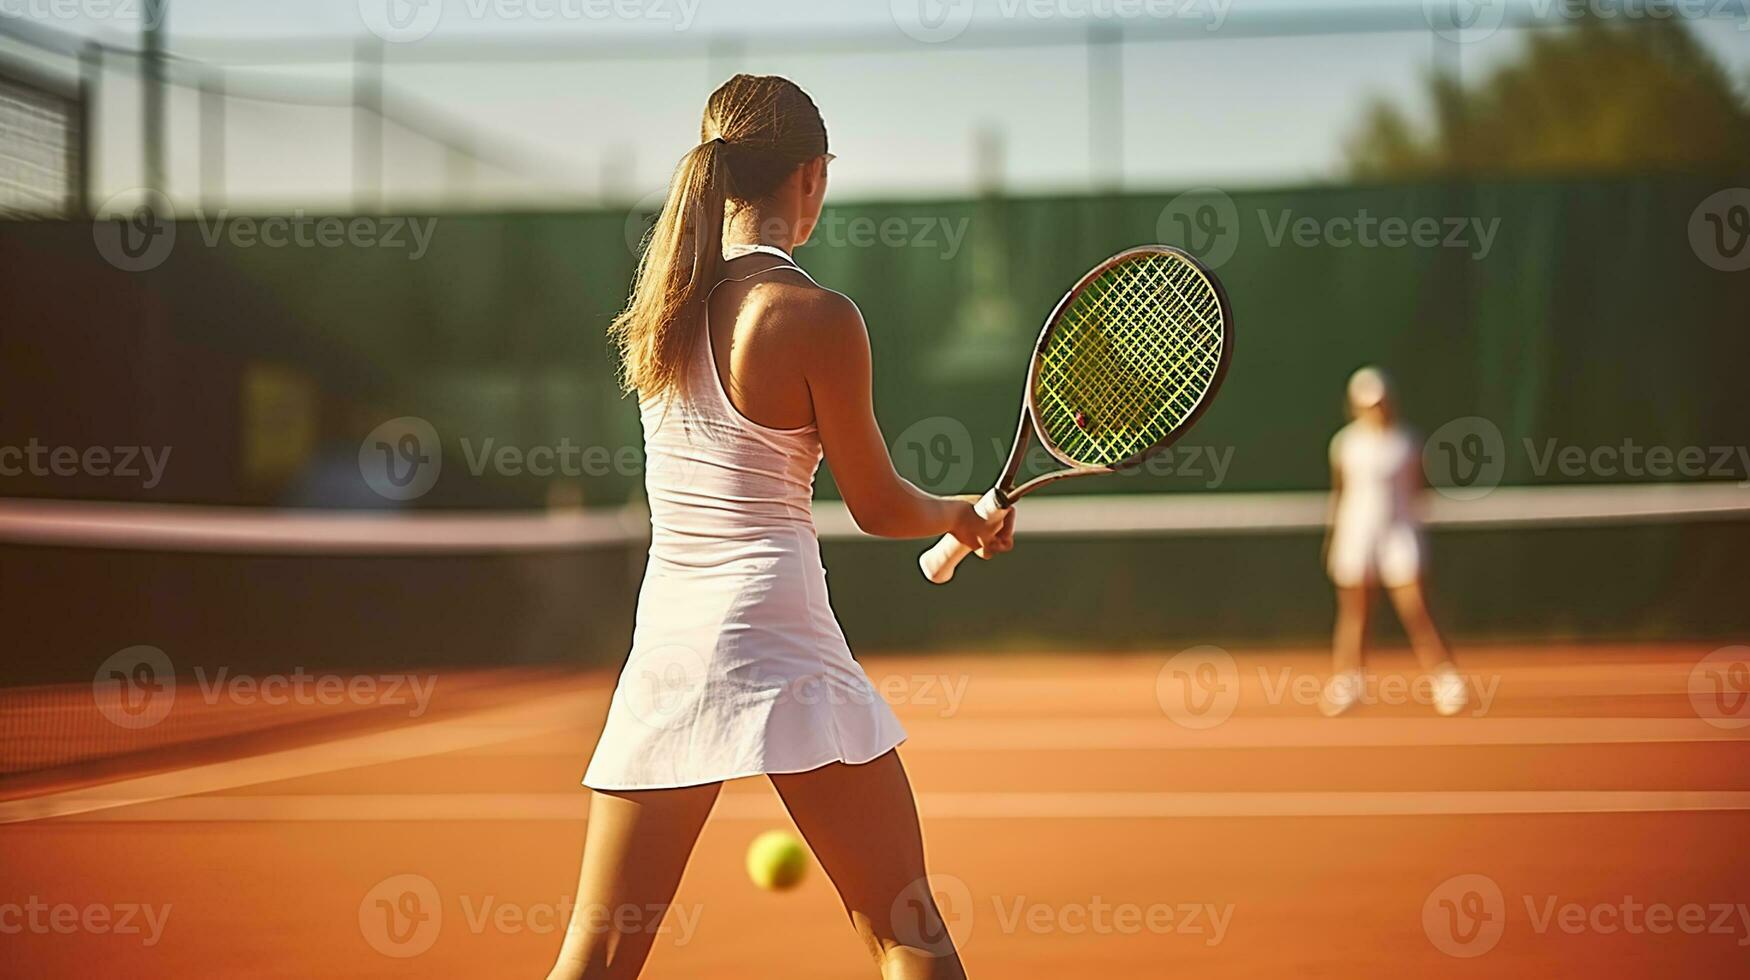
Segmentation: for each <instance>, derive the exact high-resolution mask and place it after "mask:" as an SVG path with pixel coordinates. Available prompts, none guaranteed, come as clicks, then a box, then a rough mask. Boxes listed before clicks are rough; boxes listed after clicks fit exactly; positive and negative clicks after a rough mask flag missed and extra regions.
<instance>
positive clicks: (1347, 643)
mask: <svg viewBox="0 0 1750 980" xmlns="http://www.w3.org/2000/svg"><path fill="white" fill-rule="evenodd" d="M1366 647H1367V586H1365V585H1343V586H1338V587H1337V629H1336V631H1335V632H1334V634H1333V635H1332V637H1331V670H1332V672H1333V673H1338V674H1342V673H1347V672H1350V671H1358V670H1360V669H1361V663H1362V659H1363V658H1364V657H1365V656H1366Z"/></svg>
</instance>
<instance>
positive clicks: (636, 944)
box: [547, 783, 721, 980]
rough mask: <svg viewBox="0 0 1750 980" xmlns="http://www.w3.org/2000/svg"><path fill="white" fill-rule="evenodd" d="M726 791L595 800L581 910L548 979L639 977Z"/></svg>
mask: <svg viewBox="0 0 1750 980" xmlns="http://www.w3.org/2000/svg"><path fill="white" fill-rule="evenodd" d="M720 786H721V784H719V783H711V784H709V785H705V786H689V787H687V788H685V789H652V790H639V791H637V792H626V793H619V792H607V793H604V792H601V791H599V790H598V791H596V792H595V794H594V795H593V796H591V797H590V804H589V827H588V830H587V831H586V832H585V834H584V841H583V869H582V871H580V872H579V873H578V877H577V897H576V905H575V906H574V907H573V908H572V912H571V925H570V926H569V927H568V928H567V929H566V930H565V942H564V945H563V946H562V947H561V948H560V950H559V960H558V962H556V963H555V964H554V965H553V970H552V972H551V973H549V974H547V977H548V980H586V978H587V980H596V978H604V980H609V978H611V980H620V978H625V980H631V978H633V977H636V976H638V971H639V970H641V969H643V967H644V959H645V957H647V956H649V955H650V947H651V944H652V943H654V942H655V941H656V930H657V927H658V925H659V922H660V919H661V916H662V915H664V914H666V912H667V911H668V906H669V903H670V902H672V901H673V900H674V893H675V889H676V888H678V887H680V882H681V872H682V871H684V870H686V867H687V858H688V857H689V856H691V855H692V853H693V844H694V843H696V842H697V841H698V839H699V830H700V828H702V827H703V826H704V825H705V818H706V817H707V816H709V815H710V813H711V805H712V804H713V803H715V802H716V801H717V790H718V789H719V788H720ZM653 919H655V920H657V921H652V920H653ZM628 927H630V928H628Z"/></svg>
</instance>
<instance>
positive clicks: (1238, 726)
mask: <svg viewBox="0 0 1750 980" xmlns="http://www.w3.org/2000/svg"><path fill="white" fill-rule="evenodd" d="M904 721H905V725H906V728H907V729H908V731H909V733H910V735H911V741H910V742H908V743H907V747H908V748H912V750H913V751H918V750H923V751H929V750H960V751H965V750H976V751H1011V752H1016V751H1027V752H1035V751H1043V750H1051V749H1287V748H1318V749H1334V748H1344V749H1348V748H1370V747H1388V748H1389V747H1409V746H1415V747H1426V746H1442V747H1451V746H1485V745H1621V744H1626V743H1653V742H1657V743H1667V742H1750V729H1724V728H1720V727H1718V726H1715V725H1711V724H1709V723H1708V722H1706V721H1703V720H1702V719H1700V718H1494V717H1483V718H1471V717H1465V716H1462V715H1461V716H1459V717H1456V718H1338V719H1327V718H1258V717H1247V716H1244V715H1236V716H1235V717H1233V718H1230V719H1228V720H1227V721H1225V722H1222V723H1221V724H1218V725H1216V726H1214V727H1212V728H1208V729H1202V730H1197V729H1191V728H1186V727H1184V726H1182V725H1180V724H1178V723H1177V722H1175V721H1172V720H1170V719H1168V718H1167V717H1166V716H1164V715H1163V716H1161V717H1159V718H1049V719H1014V720H1006V719H1005V720H1000V721H999V720H990V719H982V718H948V719H939V718H931V719H912V718H906V719H904ZM913 746H915V748H913Z"/></svg>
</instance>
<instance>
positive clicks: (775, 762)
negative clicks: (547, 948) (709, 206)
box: [583, 246, 905, 790]
mask: <svg viewBox="0 0 1750 980" xmlns="http://www.w3.org/2000/svg"><path fill="white" fill-rule="evenodd" d="M755 251H758V252H765V253H769V254H772V255H775V256H777V257H780V258H783V259H784V261H786V262H789V263H790V264H791V266H792V267H794V266H795V263H794V262H793V261H792V260H791V259H790V257H789V256H788V255H786V254H784V252H783V251H781V250H779V249H776V248H772V247H770V246H752V247H749V246H732V247H730V248H726V249H724V258H725V259H732V258H737V257H739V256H741V255H746V254H749V253H751V252H755ZM766 271H771V270H766ZM797 271H800V270H797ZM762 274H763V273H754V275H755V276H757V275H762ZM804 274H805V275H806V273H804ZM744 278H753V276H748V277H744ZM736 281H740V280H736ZM695 346H696V348H697V349H696V350H695V351H694V354H693V359H692V361H691V363H690V364H689V365H688V369H687V373H686V376H685V380H686V384H685V390H684V392H683V393H680V394H677V395H676V396H675V397H674V398H673V399H672V400H670V401H667V402H666V403H665V402H664V401H662V400H658V399H643V400H641V401H640V402H639V406H638V408H639V414H640V417H641V420H642V423H643V427H644V451H645V459H646V468H645V478H644V485H645V492H646V495H647V496H648V498H649V502H650V527H651V539H650V560H649V564H648V565H647V566H646V568H645V572H644V585H643V588H642V589H641V590H640V591H639V594H638V613H637V625H636V627H635V630H634V633H633V637H632V652H631V654H630V655H629V656H628V657H627V659H626V665H625V667H624V668H623V669H622V670H621V672H620V681H619V686H618V687H617V688H616V690H615V691H614V698H613V702H612V705H611V706H610V707H609V709H608V718H607V722H606V724H605V725H604V726H603V729H602V735H601V739H600V741H599V742H597V744H596V750H595V757H594V758H592V759H591V760H590V764H589V771H588V772H587V773H586V774H585V775H584V777H583V782H584V785H586V786H590V787H592V788H595V789H604V790H635V789H662V788H671V787H677V786H695V785H699V784H701V783H712V782H718V781H720V780H726V779H734V778H737V777H740V776H751V775H756V774H759V773H786V772H804V771H807V770H809V769H816V768H819V767H820V766H823V765H826V764H828V763H832V762H849V763H863V762H868V761H870V760H872V759H876V758H878V757H880V756H881V755H882V754H884V753H886V752H887V751H889V750H890V749H892V748H893V747H894V746H895V745H898V744H899V743H900V742H901V741H903V740H904V739H905V730H904V729H903V728H901V727H900V724H899V720H898V719H897V718H895V717H894V715H893V711H892V709H890V708H889V707H888V706H887V702H886V701H884V700H882V699H881V697H880V695H879V694H878V693H877V692H876V690H875V687H874V685H873V684H871V683H870V682H869V677H868V675H867V674H865V673H864V672H863V668H862V667H861V666H859V665H858V664H857V662H856V661H855V660H853V659H851V651H850V648H849V646H847V645H846V643H845V636H844V633H843V632H841V631H840V629H839V624H838V620H837V619H836V618H835V617H834V616H833V612H832V607H831V606H830V605H829V603H828V601H827V591H826V570H825V569H824V568H823V567H822V565H821V562H820V543H819V541H818V539H817V538H816V537H815V532H814V519H813V513H812V511H811V508H810V500H811V499H812V497H813V491H814V472H815V470H816V469H817V468H818V467H819V466H820V460H821V447H820V435H819V433H818V432H817V431H816V429H815V427H814V426H813V425H806V426H803V427H801V428H797V429H774V428H771V427H769V426H764V425H760V424H758V423H756V422H753V421H750V420H749V419H746V418H744V417H743V416H742V415H741V413H740V412H739V411H737V410H736V409H735V407H734V406H733V405H732V404H731V403H730V401H729V397H728V395H727V394H726V393H725V392H724V390H723V385H722V381H721V379H720V377H719V375H718V373H717V364H716V356H715V354H714V353H713V351H712V346H711V342H710V333H709V330H708V329H707V330H706V331H704V332H703V335H702V336H701V338H700V342H699V343H698V344H696V345H695Z"/></svg>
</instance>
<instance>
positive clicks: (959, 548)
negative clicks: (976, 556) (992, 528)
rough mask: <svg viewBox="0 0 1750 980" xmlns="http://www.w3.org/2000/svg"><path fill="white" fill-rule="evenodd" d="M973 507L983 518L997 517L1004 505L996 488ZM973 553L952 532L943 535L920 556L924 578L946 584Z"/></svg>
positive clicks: (919, 560)
mask: <svg viewBox="0 0 1750 980" xmlns="http://www.w3.org/2000/svg"><path fill="white" fill-rule="evenodd" d="M972 509H973V510H974V511H976V512H977V514H978V516H980V517H983V518H991V517H995V516H996V515H997V514H998V513H1000V512H1001V511H1002V510H1003V505H1002V504H1001V503H999V502H998V501H997V492H996V488H995V487H992V488H991V490H990V492H988V493H986V494H985V495H984V496H982V497H980V498H978V503H976V504H973V505H972ZM970 554H972V549H971V548H968V547H966V546H965V545H963V544H961V543H960V539H959V538H957V537H955V536H954V535H952V534H944V535H942V540H940V541H937V542H936V543H935V544H934V545H931V546H930V550H928V551H926V552H924V553H923V554H921V555H919V556H918V567H919V568H921V569H923V572H924V578H927V579H929V580H930V581H932V582H934V583H936V584H937V585H944V584H946V583H947V582H948V580H949V579H951V578H953V577H954V569H955V568H958V567H959V565H960V563H961V562H963V561H965V560H966V556H967V555H970Z"/></svg>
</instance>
